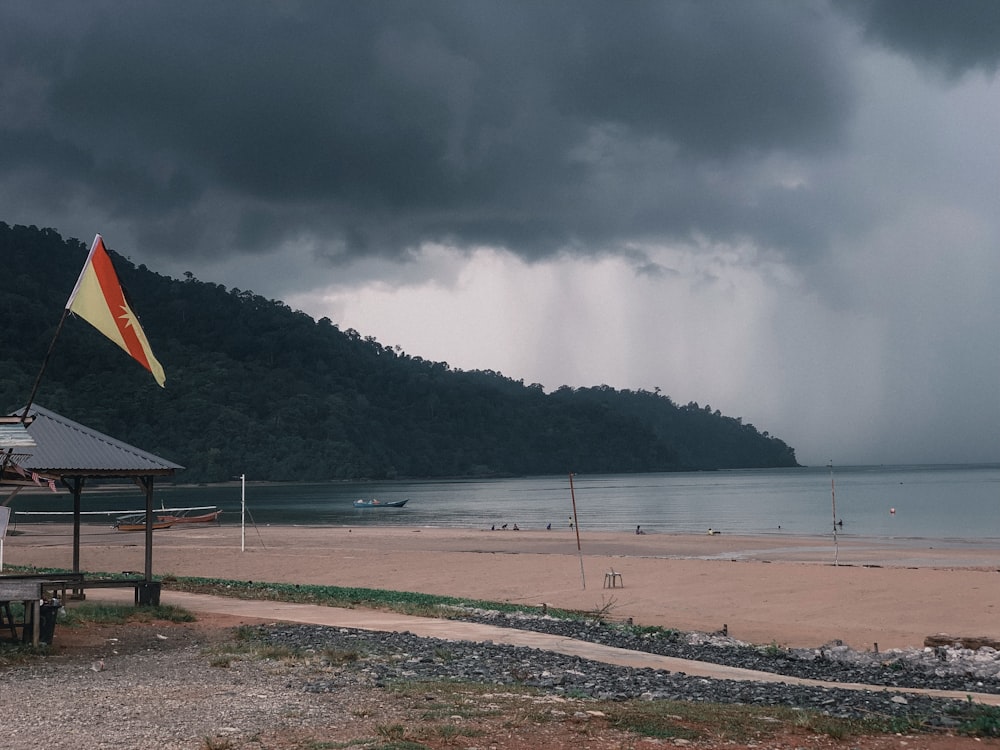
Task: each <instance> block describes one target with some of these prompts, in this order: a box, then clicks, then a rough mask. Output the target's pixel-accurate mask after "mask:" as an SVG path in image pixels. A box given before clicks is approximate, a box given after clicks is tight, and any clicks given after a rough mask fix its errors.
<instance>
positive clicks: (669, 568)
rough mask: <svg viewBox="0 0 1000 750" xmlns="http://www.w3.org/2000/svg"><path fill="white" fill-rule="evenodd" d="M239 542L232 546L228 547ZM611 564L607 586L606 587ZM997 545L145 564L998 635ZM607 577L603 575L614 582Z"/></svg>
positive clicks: (406, 544)
mask: <svg viewBox="0 0 1000 750" xmlns="http://www.w3.org/2000/svg"><path fill="white" fill-rule="evenodd" d="M143 545H144V535H143V534H142V533H127V532H118V531H114V530H112V529H110V528H108V527H107V526H96V525H84V527H83V530H82V537H81V553H80V567H81V569H83V570H84V571H89V572H121V571H126V570H128V571H141V570H143V569H144V564H145V563H144V560H145V553H144V546H143ZM241 547H243V549H241ZM4 561H5V563H6V564H7V565H33V566H38V567H58V568H71V567H72V562H73V556H72V528H71V527H70V526H69V525H61V524H60V525H55V524H19V525H18V526H17V528H16V530H15V533H14V535H12V536H8V537H7V539H6V540H5V547H4ZM612 570H613V571H614V572H616V573H620V574H621V576H620V583H621V584H622V585H621V586H618V587H615V588H606V587H605V582H606V577H607V575H608V574H609V573H610V572H611V571H612ZM998 571H1000V550H997V549H995V548H992V547H989V546H986V545H985V544H984V545H976V544H972V543H968V542H947V541H942V540H905V539H904V540H877V541H872V540H857V539H851V538H846V537H841V538H840V539H839V540H838V544H837V546H836V547H835V546H834V543H833V540H832V538H829V537H828V538H818V537H816V538H809V537H793V536H782V535H781V534H774V535H768V536H733V535H727V534H719V535H711V536H710V535H707V534H706V535H666V534H645V535H636V534H633V533H613V532H589V533H585V534H583V535H582V536H581V539H580V548H579V549H578V547H577V538H576V535H575V533H574V532H572V531H570V530H568V529H561V530H555V531H534V530H532V531H500V530H497V531H488V530H485V531H480V530H462V529H436V528H400V527H392V528H378V527H371V526H368V527H361V528H348V527H317V526H263V527H259V528H255V527H247V529H246V530H245V538H244V537H243V536H242V534H241V529H240V527H239V526H238V525H231V524H230V525H226V524H224V525H222V526H217V525H178V526H174V527H173V528H171V529H167V530H163V531H156V532H155V533H154V549H153V573H154V575H155V576H157V577H159V576H164V575H178V576H199V577H211V578H228V579H237V580H253V581H273V582H286V583H302V584H325V585H334V586H356V587H364V588H376V589H393V590H399V591H418V592H424V593H430V594H442V595H448V596H458V597H467V598H474V599H484V600H490V601H503V602H514V603H521V604H528V605H540V604H542V603H545V604H548V605H550V606H554V607H560V608H569V609H577V610H604V611H605V612H606V613H607V614H608V615H609V616H611V617H613V618H616V619H624V618H632V620H633V621H634V622H635V623H637V624H642V625H660V626H663V627H672V628H677V629H681V630H699V631H709V632H711V631H716V630H720V629H722V628H723V627H726V628H727V629H728V632H729V634H730V635H731V636H733V637H736V638H739V639H741V640H745V641H750V642H753V643H759V644H768V643H775V644H778V645H785V646H819V645H821V644H824V643H827V642H829V641H832V640H835V639H839V640H842V641H843V642H845V643H847V644H848V645H850V646H852V647H854V648H857V649H872V648H874V647H875V644H878V648H879V649H882V650H884V649H887V648H897V647H900V648H901V647H908V646H920V645H922V644H923V641H924V638H925V637H926V636H927V635H931V634H936V633H948V634H950V635H952V636H985V637H989V638H995V639H998V640H1000V623H998V621H997V613H998V612H1000V585H998V584H1000V575H998ZM615 582H616V583H618V582H619V581H618V580H617V579H616V581H615Z"/></svg>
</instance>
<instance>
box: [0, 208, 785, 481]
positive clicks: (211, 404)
mask: <svg viewBox="0 0 1000 750" xmlns="http://www.w3.org/2000/svg"><path fill="white" fill-rule="evenodd" d="M86 252H87V248H86V247H85V246H84V245H82V244H81V243H79V242H77V241H74V240H63V238H62V237H60V236H59V234H58V233H56V232H55V231H53V230H51V229H38V228H36V227H23V226H15V227H11V226H8V225H6V224H3V223H2V222H0V257H3V259H4V267H5V268H6V269H7V272H8V275H7V277H6V278H5V283H4V284H3V286H2V288H0V309H2V310H3V317H4V326H3V327H2V328H0V341H2V346H0V365H2V366H0V404H6V408H7V410H8V411H14V410H16V409H17V408H18V407H20V406H23V404H24V401H25V400H26V399H27V397H28V394H29V392H30V390H31V386H32V384H33V383H34V380H35V376H36V375H37V374H38V369H39V367H40V366H41V363H42V361H43V360H44V359H45V354H46V350H47V348H48V345H49V342H50V341H51V339H52V336H53V333H54V331H55V329H56V326H57V324H58V322H59V318H60V315H61V313H62V309H63V306H64V305H65V303H66V299H67V297H68V296H69V293H70V291H71V290H72V288H73V285H74V283H75V282H76V277H77V275H78V274H79V272H80V269H81V268H82V267H83V263H84V260H85V258H86ZM112 255H114V256H115V257H114V260H115V266H116V269H117V271H118V274H119V276H120V277H121V279H122V284H123V285H124V286H125V287H126V288H127V290H128V292H129V295H130V297H131V299H132V301H133V303H134V307H135V310H136V312H137V314H138V315H139V316H140V318H141V319H142V324H143V327H144V328H145V330H146V333H147V334H148V336H149V339H150V341H151V343H152V346H153V349H154V351H155V352H156V355H157V358H158V359H159V360H160V361H161V362H162V363H163V366H164V368H165V370H166V373H167V387H166V389H161V388H159V387H158V386H157V385H156V384H155V383H154V382H153V380H152V379H151V378H150V377H149V375H148V373H147V372H146V371H145V370H143V369H142V368H141V367H139V366H137V365H135V364H134V363H131V362H128V361H126V359H125V358H124V355H123V354H122V352H121V351H119V350H118V349H117V348H116V347H115V346H113V345H111V344H109V342H107V340H105V339H103V338H102V336H101V334H100V333H98V332H97V331H95V330H93V329H92V328H91V327H90V326H89V325H87V324H86V323H85V322H83V321H80V320H76V319H73V318H70V319H69V320H67V321H66V324H65V327H64V329H63V331H62V333H61V335H60V337H59V340H58V342H57V345H56V346H55V348H54V350H53V352H52V357H51V359H50V360H49V365H48V369H47V371H46V374H45V377H44V379H43V380H42V383H41V388H40V390H39V393H38V395H37V397H36V400H37V402H38V403H39V404H41V405H43V406H46V407H48V408H50V409H53V410H55V411H57V412H59V413H61V414H64V415H65V416H67V417H69V418H70V419H73V420H75V421H78V422H81V423H83V424H85V425H87V426H89V427H93V428H94V429H97V430H100V431H102V432H105V433H107V434H109V435H112V436H114V437H116V438H118V439H121V440H124V441H126V442H128V443H131V444H133V445H135V446H138V447H140V448H142V449H144V450H147V451H150V452H153V453H155V454H157V455H160V456H163V457H164V458H167V459H170V460H172V461H175V462H177V463H179V464H181V465H183V466H185V467H187V470H186V471H185V472H184V473H183V475H182V478H183V481H185V482H213V481H222V480H228V479H231V478H232V476H233V475H234V474H237V473H239V471H238V470H237V468H236V467H246V466H253V467H254V474H255V476H258V477H263V478H266V479H269V480H272V481H282V480H298V481H322V480H329V479H355V478H372V479H392V478H403V477H410V478H422V477H444V476H456V477H457V476H512V475H541V474H561V473H565V472H568V471H576V472H584V473H591V474H596V473H619V472H647V471H674V470H700V469H723V468H762V467H781V466H795V465H797V464H796V461H795V452H794V450H793V449H792V448H790V447H789V446H788V445H786V444H785V443H784V442H782V441H781V440H779V439H778V438H775V437H771V436H770V435H769V434H768V433H767V432H760V431H758V430H757V429H756V428H755V427H754V426H753V425H751V424H748V423H744V422H743V420H742V419H741V418H733V417H727V416H723V415H722V414H721V413H719V412H718V411H713V410H712V409H711V407H709V406H704V407H702V406H699V405H698V404H697V403H695V402H690V403H688V404H687V405H686V406H679V405H677V404H675V403H674V402H673V401H672V400H671V398H670V397H669V396H667V395H663V394H661V393H660V389H659V388H653V390H651V391H650V390H638V391H627V390H626V391H619V390H616V389H614V388H611V387H609V386H606V385H600V386H595V387H585V388H573V387H570V386H566V385H563V386H561V387H558V388H557V389H556V390H554V391H553V392H551V393H546V392H545V390H544V388H543V386H542V385H541V384H538V383H532V384H528V385H526V384H525V383H524V382H523V381H519V380H512V379H511V378H509V377H506V376H504V375H503V374H502V373H499V372H495V371H492V370H475V371H462V370H455V369H452V368H451V367H450V366H449V365H448V364H447V363H446V362H431V361H427V360H424V359H422V358H421V357H419V356H412V355H410V354H407V353H406V352H403V351H401V350H400V349H399V348H398V347H392V346H387V345H383V344H381V343H379V342H378V341H376V340H375V339H374V338H372V337H370V336H363V335H362V334H360V333H359V332H358V331H355V330H353V329H352V330H346V331H341V330H339V329H338V327H337V326H336V325H335V324H334V323H333V322H332V321H330V320H329V319H327V318H322V319H320V320H319V321H316V320H313V319H312V318H310V317H309V316H308V315H306V314H304V313H302V312H298V311H293V310H292V309H291V308H289V307H288V306H287V305H285V304H283V303H281V302H277V301H271V300H266V299H264V298H263V297H261V296H259V295H257V294H254V293H253V292H251V291H246V290H240V289H226V287H224V286H222V285H220V284H213V283H206V282H201V281H198V280H197V279H195V278H194V277H193V276H191V275H190V274H189V275H188V276H187V278H186V279H185V280H178V279H172V278H169V277H166V276H162V275H159V274H157V273H154V272H153V271H151V270H149V269H147V268H145V267H144V266H139V267H136V266H134V265H133V264H132V263H130V262H129V261H128V260H127V258H124V257H121V256H118V255H116V254H115V253H114V252H113V251H112ZM654 343H655V342H651V345H654Z"/></svg>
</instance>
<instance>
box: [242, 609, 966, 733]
mask: <svg viewBox="0 0 1000 750" xmlns="http://www.w3.org/2000/svg"><path fill="white" fill-rule="evenodd" d="M258 636H259V637H260V638H261V639H263V640H264V641H265V642H266V643H268V644H269V645H271V646H273V647H279V646H280V647H284V648H290V649H294V650H305V651H312V652H315V653H322V652H324V651H333V652H352V653H358V654H360V655H362V657H363V658H360V659H359V660H358V661H357V662H355V663H354V664H355V665H356V667H355V669H356V670H357V671H356V675H357V677H356V678H357V679H359V680H361V681H363V682H369V683H370V684H374V685H376V686H380V685H386V684H389V683H391V682H392V681H394V680H441V679H446V680H447V679H454V680H474V681H476V682H481V683H484V684H493V685H515V684H517V685H525V686H529V687H536V688H540V689H542V690H546V691H551V692H554V693H557V694H560V695H569V696H587V697H592V698H600V699H609V700H627V699H644V700H659V699H665V700H684V701H701V702H710V703H746V704H758V705H781V706H790V707H798V708H807V709H814V710H818V711H822V712H824V713H827V714H829V715H831V716H837V717H842V718H861V717H865V716H870V715H873V714H875V715H881V716H892V717H908V718H919V719H920V720H922V721H924V722H926V723H928V724H930V725H932V726H942V727H950V726H956V725H957V722H956V721H955V720H954V719H953V718H951V717H950V716H949V714H950V713H951V712H952V711H953V710H954V708H955V707H956V706H957V705H961V702H960V701H948V700H941V699H934V698H929V697H925V696H918V695H906V696H905V697H904V696H901V695H900V694H899V693H894V692H890V691H887V690H880V689H874V690H844V689H835V688H817V687H808V686H798V685H789V684H785V683H762V682H742V681H734V680H711V679H706V678H702V677H690V676H687V675H684V674H682V673H674V672H667V671H663V670H654V669H634V668H630V667H619V666H615V665H610V664H604V663H601V662H595V661H590V660H587V659H581V658H579V657H573V656H565V655H562V654H557V653H553V652H548V651H539V650H537V649H531V648H524V647H520V646H507V645H498V644H493V643H474V642H469V641H444V640H438V639H434V638H422V637H418V636H415V635H412V634H409V633H374V632H371V631H362V630H353V629H349V628H329V627H321V626H314V625H296V626H290V627H287V626H286V627H261V628H260V629H259V631H258ZM606 636H607V634H606ZM602 642H604V643H608V645H621V644H619V643H616V642H615V641H614V639H613V638H611V637H609V636H608V637H607V639H606V640H604V641H602ZM626 647H627V646H626ZM739 650H742V649H739ZM734 651H736V650H735V649H734ZM730 663H732V664H734V665H737V666H750V665H749V664H746V663H744V664H740V663H738V660H737V659H735V658H734V659H733V660H732V661H731V662H730ZM758 664H759V660H755V661H754V664H753V666H751V667H750V668H757V666H758ZM821 667H822V665H814V668H813V670H812V672H811V674H810V675H809V676H812V677H816V678H818V679H824V678H826V679H829V677H828V676H827V675H826V673H825V672H824V671H823V670H822V668H821ZM803 676H805V675H803ZM931 678H932V682H935V683H936V679H934V678H933V676H931ZM343 679H344V675H338V677H337V678H336V679H335V680H333V681H328V680H326V679H325V678H324V677H320V678H317V679H315V680H310V681H308V682H307V684H306V685H305V689H306V690H309V691H316V692H324V691H329V690H335V689H338V688H340V687H342V686H343Z"/></svg>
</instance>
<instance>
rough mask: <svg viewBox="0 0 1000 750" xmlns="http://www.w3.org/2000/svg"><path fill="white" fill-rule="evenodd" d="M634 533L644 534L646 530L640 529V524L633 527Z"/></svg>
mask: <svg viewBox="0 0 1000 750" xmlns="http://www.w3.org/2000/svg"><path fill="white" fill-rule="evenodd" d="M635 533H636V534H645V533H646V532H645V531H643V530H642V526H636V527H635Z"/></svg>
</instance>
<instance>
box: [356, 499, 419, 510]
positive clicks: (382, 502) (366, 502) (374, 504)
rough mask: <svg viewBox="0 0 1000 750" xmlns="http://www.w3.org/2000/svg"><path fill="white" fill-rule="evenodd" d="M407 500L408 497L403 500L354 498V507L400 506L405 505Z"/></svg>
mask: <svg viewBox="0 0 1000 750" xmlns="http://www.w3.org/2000/svg"><path fill="white" fill-rule="evenodd" d="M409 500H410V498H406V499H405V500H378V499H372V500H363V499H362V500H355V501H354V507H355V508H402V507H403V506H404V505H406V503H407V502H409Z"/></svg>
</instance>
